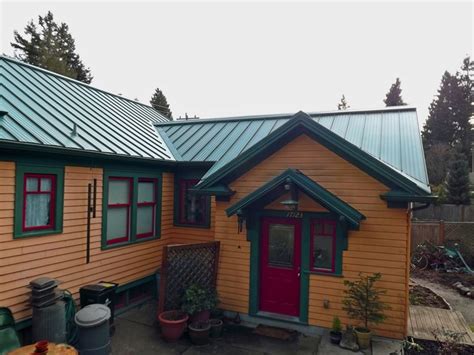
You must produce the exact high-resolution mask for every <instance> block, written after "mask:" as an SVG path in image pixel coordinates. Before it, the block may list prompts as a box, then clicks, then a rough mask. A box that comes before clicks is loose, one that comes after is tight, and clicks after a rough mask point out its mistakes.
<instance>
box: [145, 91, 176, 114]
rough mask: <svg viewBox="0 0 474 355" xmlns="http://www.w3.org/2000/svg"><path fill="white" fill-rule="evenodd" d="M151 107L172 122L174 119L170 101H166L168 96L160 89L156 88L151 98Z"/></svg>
mask: <svg viewBox="0 0 474 355" xmlns="http://www.w3.org/2000/svg"><path fill="white" fill-rule="evenodd" d="M150 105H151V106H152V107H153V108H154V109H155V110H156V111H158V112H159V113H161V114H162V115H163V116H165V117H167V118H168V119H169V120H170V121H171V120H172V119H173V115H172V113H171V110H170V105H169V104H168V100H166V96H165V95H164V94H163V92H162V91H161V90H160V89H158V88H156V90H155V93H154V94H153V96H152V97H151V100H150Z"/></svg>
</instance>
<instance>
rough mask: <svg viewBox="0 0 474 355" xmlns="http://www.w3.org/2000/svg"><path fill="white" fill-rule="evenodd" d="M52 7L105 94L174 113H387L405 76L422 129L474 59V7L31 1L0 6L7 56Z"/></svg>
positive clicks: (2, 48) (0, 37)
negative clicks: (447, 82) (444, 89)
mask: <svg viewBox="0 0 474 355" xmlns="http://www.w3.org/2000/svg"><path fill="white" fill-rule="evenodd" d="M48 10H51V11H52V12H53V14H54V16H55V18H56V20H57V21H61V22H66V23H67V24H68V25H69V28H70V32H71V34H72V35H73V37H74V38H75V40H76V48H77V52H78V53H79V55H80V56H81V58H82V60H83V62H84V63H85V65H86V66H88V67H90V69H91V70H92V74H93V76H94V80H93V82H92V85H93V86H96V87H98V88H101V89H104V90H106V91H110V92H112V93H116V94H119V93H120V94H122V95H123V96H126V97H129V98H131V99H138V100H139V101H140V102H143V103H148V102H149V100H150V97H151V95H152V94H153V92H154V90H155V88H156V87H159V88H160V89H161V90H162V91H163V92H164V94H165V95H166V97H167V98H168V102H169V104H170V106H171V110H172V112H173V116H174V117H179V116H184V115H185V113H187V114H188V115H189V116H194V115H197V116H199V117H202V118H208V117H227V116H238V115H253V114H270V113H291V112H297V111H299V110H303V111H306V112H315V111H326V110H334V109H336V108H337V104H338V102H339V100H340V98H341V96H342V95H343V94H344V95H345V97H346V99H347V101H348V103H349V105H350V106H351V108H352V109H366V108H376V107H383V106H384V103H383V99H384V98H385V94H386V93H387V91H388V89H389V87H390V85H391V84H392V83H393V82H394V81H395V79H396V78H397V77H399V78H400V80H401V82H402V89H403V92H402V96H403V99H404V100H405V102H407V103H408V104H410V105H413V106H416V107H417V108H418V116H419V121H420V126H421V125H422V124H423V122H424V120H425V119H426V117H427V115H428V106H429V104H430V103H431V101H432V100H433V98H434V96H435V94H436V92H437V89H438V88H439V84H440V80H441V76H442V74H443V72H444V71H445V70H448V71H451V72H455V71H456V70H458V68H459V67H460V66H461V63H462V59H463V58H464V57H465V56H467V55H472V51H473V4H472V2H470V1H467V2H458V3H457V2H453V1H449V2H444V3H443V2H441V3H440V2H427V1H423V2H419V3H413V2H399V3H390V2H385V1H384V2H382V3H375V2H356V1H350V2H334V1H332V2H301V3H296V2H291V3H290V2H278V3H273V2H269V1H265V2H260V3H254V2H240V3H231V2H227V1H224V2H220V3H217V2H206V3H201V2H197V1H192V2H187V3H185V2H178V1H175V2H152V1H148V2H137V1H134V2H125V1H122V2H112V1H106V2H90V1H83V2H72V1H62V2H42V1H35V2H23V1H13V2H9V1H5V0H0V53H4V54H7V55H13V53H14V52H13V49H12V48H11V46H10V42H11V41H12V40H13V31H14V30H19V31H22V30H23V28H24V27H25V25H26V23H27V22H28V21H29V20H31V19H37V16H38V15H40V14H41V15H44V14H46V12H47V11H48Z"/></svg>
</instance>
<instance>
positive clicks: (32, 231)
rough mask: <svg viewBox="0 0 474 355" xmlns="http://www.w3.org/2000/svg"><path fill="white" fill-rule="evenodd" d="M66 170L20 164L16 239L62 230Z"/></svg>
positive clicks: (18, 165)
mask: <svg viewBox="0 0 474 355" xmlns="http://www.w3.org/2000/svg"><path fill="white" fill-rule="evenodd" d="M63 179H64V168H59V167H58V168H56V167H41V166H36V165H22V164H17V167H16V179H15V184H16V187H15V193H16V197H15V227H14V236H15V238H18V237H29V236H39V235H47V234H54V233H59V232H61V230H62V221H63V216H62V209H63V191H64V190H63V183H64V182H63Z"/></svg>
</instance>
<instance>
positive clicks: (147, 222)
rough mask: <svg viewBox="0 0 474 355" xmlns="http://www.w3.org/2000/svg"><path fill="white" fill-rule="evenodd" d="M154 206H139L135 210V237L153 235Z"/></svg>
mask: <svg viewBox="0 0 474 355" xmlns="http://www.w3.org/2000/svg"><path fill="white" fill-rule="evenodd" d="M153 210H154V206H141V207H138V209H137V235H139V234H143V235H150V234H152V233H153V215H154V213H153Z"/></svg>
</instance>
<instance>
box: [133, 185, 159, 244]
mask: <svg viewBox="0 0 474 355" xmlns="http://www.w3.org/2000/svg"><path fill="white" fill-rule="evenodd" d="M141 182H152V183H153V202H138V201H137V223H136V224H137V229H138V209H139V208H140V207H146V206H153V219H152V222H153V226H152V229H151V232H148V233H141V234H138V233H137V234H136V236H135V237H136V238H137V239H140V238H147V237H152V236H153V235H155V230H156V186H157V179H153V178H139V179H138V184H140V183H141ZM137 196H138V186H137Z"/></svg>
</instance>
